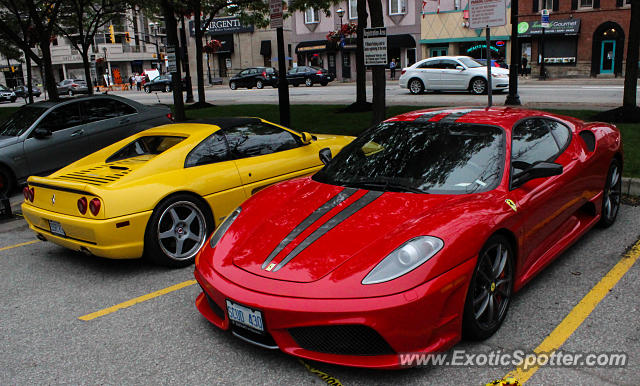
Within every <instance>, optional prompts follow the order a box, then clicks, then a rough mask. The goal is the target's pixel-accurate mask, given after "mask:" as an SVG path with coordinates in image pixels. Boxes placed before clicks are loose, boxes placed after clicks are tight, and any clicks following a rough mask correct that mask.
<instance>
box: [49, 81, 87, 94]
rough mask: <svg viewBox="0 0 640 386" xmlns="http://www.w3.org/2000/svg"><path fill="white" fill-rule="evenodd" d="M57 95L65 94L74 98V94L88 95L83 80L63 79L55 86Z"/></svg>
mask: <svg viewBox="0 0 640 386" xmlns="http://www.w3.org/2000/svg"><path fill="white" fill-rule="evenodd" d="M56 87H57V88H58V95H64V94H67V95H69V96H74V95H75V94H88V93H89V89H88V88H87V82H86V81H84V80H83V79H65V80H63V81H61V82H60V83H58V84H57V85H56Z"/></svg>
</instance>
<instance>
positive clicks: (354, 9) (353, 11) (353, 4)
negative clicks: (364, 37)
mask: <svg viewBox="0 0 640 386" xmlns="http://www.w3.org/2000/svg"><path fill="white" fill-rule="evenodd" d="M357 18H358V1H357V0H349V19H357Z"/></svg>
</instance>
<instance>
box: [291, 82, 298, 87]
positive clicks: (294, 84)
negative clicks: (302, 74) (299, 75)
mask: <svg viewBox="0 0 640 386" xmlns="http://www.w3.org/2000/svg"><path fill="white" fill-rule="evenodd" d="M291 84H292V85H293V87H298V86H300V83H291Z"/></svg>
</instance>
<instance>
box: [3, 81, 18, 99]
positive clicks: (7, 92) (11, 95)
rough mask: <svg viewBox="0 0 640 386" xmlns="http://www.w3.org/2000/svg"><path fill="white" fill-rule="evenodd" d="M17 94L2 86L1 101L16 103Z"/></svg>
mask: <svg viewBox="0 0 640 386" xmlns="http://www.w3.org/2000/svg"><path fill="white" fill-rule="evenodd" d="M16 98H17V96H16V93H15V92H13V91H11V90H9V89H8V88H6V87H5V86H3V85H1V84H0V101H7V102H15V101H16Z"/></svg>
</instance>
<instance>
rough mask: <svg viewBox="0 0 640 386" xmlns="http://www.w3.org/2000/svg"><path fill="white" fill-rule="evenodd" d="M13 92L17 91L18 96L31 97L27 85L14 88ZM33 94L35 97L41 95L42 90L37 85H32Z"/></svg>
mask: <svg viewBox="0 0 640 386" xmlns="http://www.w3.org/2000/svg"><path fill="white" fill-rule="evenodd" d="M13 92H15V93H16V96H17V97H18V98H28V97H29V88H28V87H27V86H18V87H16V88H14V89H13ZM31 94H32V95H33V96H34V97H39V96H40V95H42V91H40V89H39V88H38V87H36V86H32V87H31Z"/></svg>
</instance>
